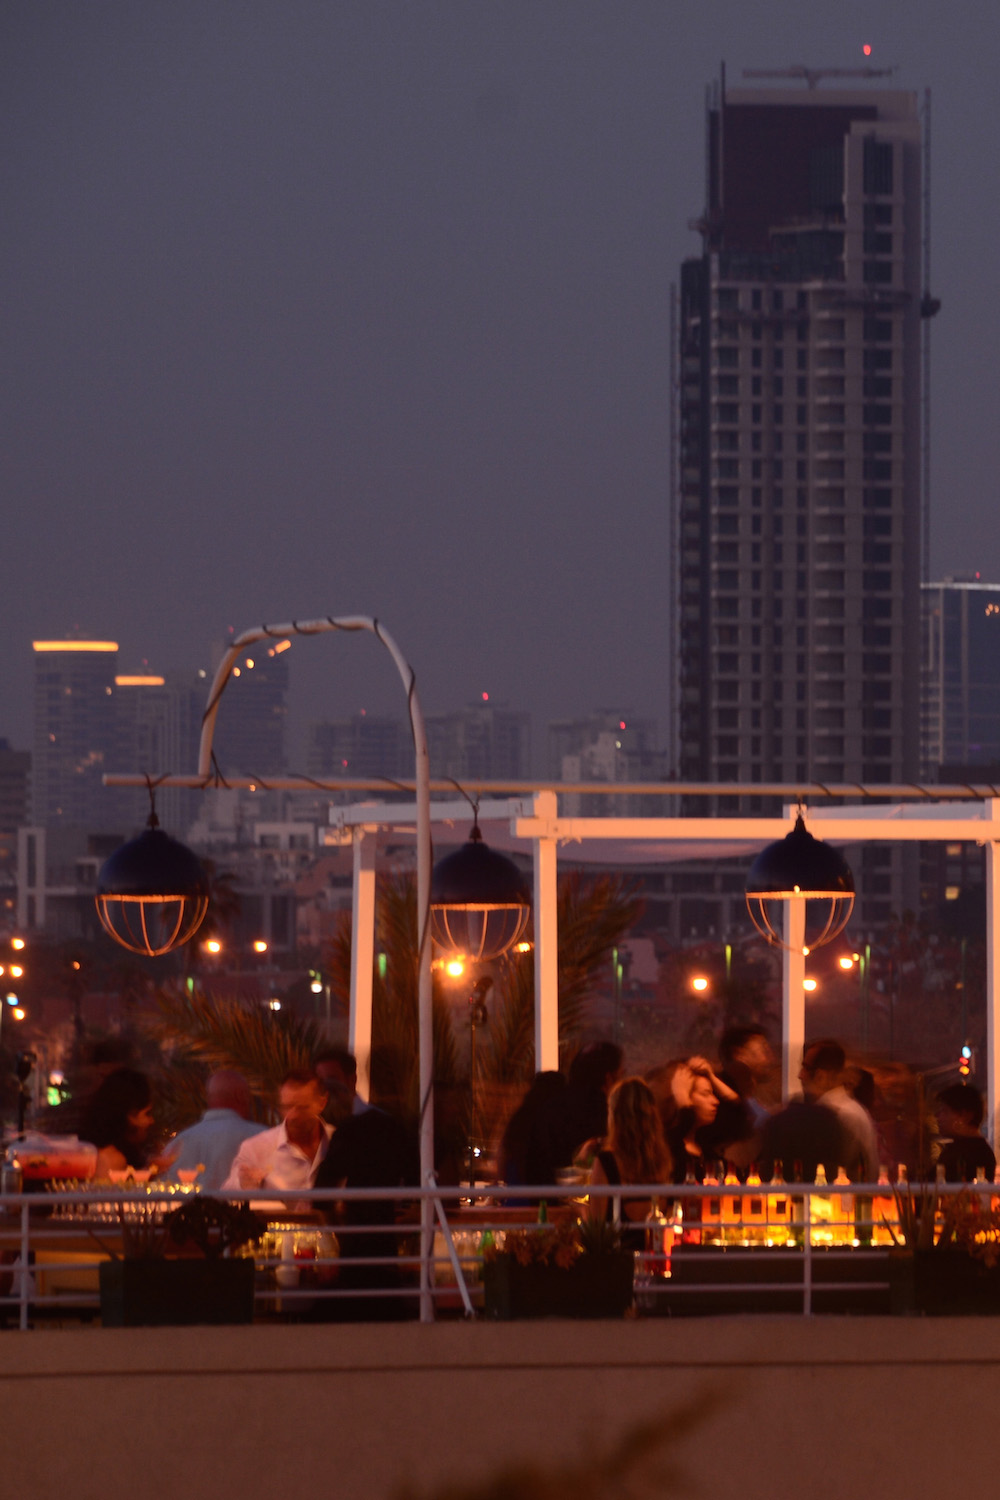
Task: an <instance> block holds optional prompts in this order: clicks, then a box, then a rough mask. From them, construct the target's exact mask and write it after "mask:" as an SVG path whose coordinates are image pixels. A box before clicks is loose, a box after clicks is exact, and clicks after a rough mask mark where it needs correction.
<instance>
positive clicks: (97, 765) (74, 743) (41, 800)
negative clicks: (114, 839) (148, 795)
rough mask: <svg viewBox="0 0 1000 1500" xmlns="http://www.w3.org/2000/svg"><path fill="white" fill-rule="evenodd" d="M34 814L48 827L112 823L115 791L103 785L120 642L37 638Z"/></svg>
mask: <svg viewBox="0 0 1000 1500" xmlns="http://www.w3.org/2000/svg"><path fill="white" fill-rule="evenodd" d="M32 649H33V651H34V653H35V742H34V753H33V756H32V816H33V818H34V821H35V823H36V824H39V825H41V826H42V827H47V828H53V827H60V826H62V827H66V826H71V827H78V828H85V829H88V830H90V831H92V832H97V831H100V830H104V829H110V828H112V827H113V825H114V820H115V817H114V815H115V798H114V797H113V796H112V795H109V794H108V793H107V792H106V791H105V788H104V786H103V784H102V781H101V777H102V776H103V774H104V770H105V759H106V757H107V755H108V753H109V751H110V749H111V746H112V743H113V738H114V678H115V666H116V663H117V660H118V643H117V641H92V640H62V641H59V640H53V641H33V642H32Z"/></svg>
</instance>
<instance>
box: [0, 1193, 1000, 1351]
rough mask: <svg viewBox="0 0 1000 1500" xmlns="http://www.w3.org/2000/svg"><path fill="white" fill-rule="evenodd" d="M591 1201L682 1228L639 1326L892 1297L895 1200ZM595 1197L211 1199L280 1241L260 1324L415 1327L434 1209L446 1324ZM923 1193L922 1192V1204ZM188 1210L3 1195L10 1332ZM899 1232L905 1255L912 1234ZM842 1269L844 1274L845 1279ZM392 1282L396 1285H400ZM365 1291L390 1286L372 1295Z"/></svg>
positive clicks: (652, 1279) (653, 1233) (667, 1248)
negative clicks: (654, 1208)
mask: <svg viewBox="0 0 1000 1500" xmlns="http://www.w3.org/2000/svg"><path fill="white" fill-rule="evenodd" d="M586 1191H587V1192H588V1193H589V1194H590V1196H591V1197H592V1198H604V1199H610V1200H611V1201H612V1205H613V1207H612V1213H614V1211H615V1200H617V1199H621V1197H622V1196H623V1195H624V1197H625V1198H627V1199H628V1200H629V1202H634V1201H636V1200H642V1199H645V1198H649V1199H650V1200H652V1199H654V1198H655V1199H657V1200H658V1201H659V1202H660V1203H661V1204H662V1205H664V1206H665V1207H666V1208H667V1212H668V1217H666V1218H663V1219H659V1220H655V1221H654V1220H650V1221H647V1223H646V1225H645V1229H646V1235H645V1240H646V1243H645V1248H644V1249H643V1250H639V1251H637V1252H636V1259H635V1296H636V1310H637V1312H638V1314H639V1315H643V1314H646V1315H648V1314H655V1313H656V1312H657V1311H662V1310H665V1309H666V1307H668V1306H669V1308H670V1310H671V1311H673V1312H676V1313H679V1314H683V1313H684V1312H685V1304H687V1310H688V1311H690V1310H698V1311H706V1310H709V1311H712V1312H725V1311H732V1312H740V1311H747V1310H773V1309H774V1306H775V1303H776V1302H777V1303H779V1304H780V1307H781V1309H782V1310H788V1311H795V1310H799V1311H801V1312H802V1313H803V1314H806V1315H809V1314H810V1313H812V1312H814V1311H816V1310H817V1300H818V1298H830V1297H834V1296H836V1295H838V1294H839V1295H841V1296H855V1295H860V1294H864V1293H869V1294H878V1293H885V1294H886V1296H887V1295H888V1292H887V1289H888V1257H887V1251H888V1250H889V1249H890V1248H891V1246H892V1243H893V1241H892V1237H891V1235H890V1234H889V1232H888V1230H887V1227H886V1221H887V1219H888V1220H889V1221H891V1219H892V1201H893V1200H892V1189H891V1188H888V1187H887V1186H886V1185H885V1184H878V1185H876V1184H852V1185H851V1186H850V1187H849V1188H848V1187H847V1186H845V1185H843V1184H839V1185H838V1184H830V1185H827V1186H815V1185H812V1184H805V1183H795V1184H782V1185H777V1186H776V1185H774V1184H766V1183H762V1184H752V1185H745V1184H737V1183H720V1184H710V1185H708V1186H694V1185H691V1184H685V1185H683V1186H673V1185H662V1184H661V1185H657V1184H645V1185H640V1186H632V1185H629V1186H628V1187H626V1188H624V1189H622V1188H620V1187H615V1186H604V1185H602V1186H601V1187H596V1186H595V1187H591V1188H588V1189H587V1190H586ZM923 1191H926V1192H927V1193H928V1195H935V1200H936V1202H937V1204H938V1205H943V1204H944V1203H945V1201H946V1200H947V1199H948V1198H951V1197H954V1196H955V1195H957V1194H959V1193H962V1192H963V1191H964V1192H967V1193H971V1194H973V1195H974V1197H976V1198H978V1200H979V1203H980V1209H981V1212H982V1214H983V1215H987V1214H990V1213H991V1211H993V1210H996V1212H997V1223H998V1225H1000V1186H997V1187H994V1186H993V1184H986V1183H976V1184H972V1185H971V1186H969V1187H964V1188H963V1186H962V1185H950V1184H949V1185H943V1184H942V1185H934V1186H931V1187H928V1188H927V1189H926V1190H923ZM583 1192H584V1190H583V1189H582V1188H581V1187H579V1186H575V1187H574V1186H569V1187H563V1186H558V1187H557V1186H549V1185H544V1184H542V1185H538V1186H530V1187H516V1188H503V1187H501V1188H498V1187H496V1186H491V1187H477V1188H470V1187H468V1186H461V1187H441V1186H438V1185H436V1184H431V1185H429V1186H427V1187H425V1188H424V1189H422V1190H421V1189H416V1188H401V1189H386V1188H355V1189H330V1190H323V1191H312V1192H295V1193H277V1192H275V1191H273V1190H265V1191H264V1192H262V1193H251V1192H247V1191H245V1190H241V1191H239V1192H234V1193H216V1194H212V1195H211V1196H213V1197H216V1198H223V1199H228V1200H230V1201H234V1202H249V1203H250V1205H251V1207H254V1206H255V1205H260V1206H261V1208H264V1207H265V1206H266V1212H265V1213H264V1214H263V1217H266V1219H267V1220H268V1222H269V1228H268V1232H267V1234H266V1235H265V1236H264V1238H263V1239H262V1240H261V1241H260V1242H258V1243H257V1244H256V1246H255V1247H254V1248H253V1258H254V1260H255V1263H256V1268H257V1276H256V1290H255V1303H256V1310H257V1312H258V1313H259V1314H260V1315H261V1316H262V1317H284V1318H288V1317H296V1316H302V1315H304V1314H305V1313H306V1312H308V1313H309V1314H310V1315H312V1316H317V1315H322V1312H321V1305H322V1304H323V1303H329V1304H330V1307H329V1309H327V1311H328V1312H329V1315H330V1316H333V1317H336V1316H337V1315H338V1309H337V1304H338V1303H345V1302H348V1301H350V1302H351V1303H352V1305H353V1309H354V1315H355V1316H358V1310H359V1308H363V1307H364V1304H365V1303H367V1302H368V1301H372V1302H380V1303H381V1304H382V1305H383V1306H382V1310H383V1311H385V1310H386V1304H387V1303H390V1302H403V1303H406V1304H410V1305H411V1306H410V1307H408V1308H407V1312H410V1311H411V1310H412V1312H413V1315H414V1316H415V1314H416V1304H417V1298H418V1295H419V1287H420V1275H419V1273H420V1270H421V1266H422V1260H421V1256H420V1253H419V1247H420V1243H421V1235H420V1205H421V1203H422V1202H429V1203H430V1205H431V1212H432V1215H433V1217H434V1221H435V1224H436V1233H435V1235H434V1241H433V1245H432V1247H431V1252H430V1255H429V1257H428V1275H427V1280H428V1282H429V1284H430V1286H431V1288H432V1295H433V1298H434V1302H435V1305H436V1307H437V1308H438V1310H439V1311H448V1312H451V1313H456V1314H458V1313H462V1314H464V1315H465V1316H467V1317H473V1316H475V1315H476V1313H477V1311H479V1310H480V1309H481V1307H482V1274H481V1273H482V1264H483V1251H484V1248H485V1244H487V1243H489V1240H490V1239H492V1242H493V1245H494V1246H495V1247H496V1248H497V1249H502V1247H503V1244H504V1237H505V1236H506V1235H508V1234H510V1233H511V1231H514V1230H534V1229H538V1228H539V1223H538V1208H537V1204H538V1203H539V1202H541V1201H544V1202H545V1204H546V1205H547V1209H548V1212H549V1214H550V1216H551V1217H552V1219H553V1220H556V1219H559V1218H562V1217H565V1216H567V1215H571V1216H575V1215H579V1214H581V1213H584V1212H585V1209H584V1207H583V1204H582V1201H581V1195H582V1193H583ZM921 1192H922V1189H921V1188H920V1186H919V1185H914V1187H913V1188H912V1194H913V1201H914V1202H919V1200H920V1195H921ZM387 1200H392V1201H393V1202H394V1203H395V1205H396V1215H397V1216H396V1218H395V1219H394V1222H393V1223H391V1224H365V1223H360V1224H354V1225H348V1224H340V1223H336V1224H332V1225H327V1224H326V1223H325V1220H326V1219H327V1218H328V1217H334V1214H333V1211H332V1207H331V1206H332V1205H339V1206H340V1208H344V1207H346V1206H349V1205H352V1204H363V1203H365V1202H379V1203H382V1204H385V1203H386V1201H387ZM505 1200H506V1202H505ZM178 1201H183V1200H182V1199H181V1200H179V1199H178V1198H177V1197H175V1196H163V1197H158V1196H157V1195H156V1193H155V1192H146V1191H144V1190H138V1191H137V1190H135V1189H131V1190H130V1189H127V1188H126V1189H115V1190H114V1191H109V1190H108V1189H107V1188H100V1189H90V1190H74V1191H67V1192H58V1193H22V1194H0V1321H5V1322H7V1323H8V1325H9V1324H10V1323H11V1322H16V1324H17V1326H18V1327H19V1328H22V1329H26V1328H28V1327H30V1326H32V1324H33V1321H34V1322H37V1321H38V1319H39V1315H44V1314H46V1313H56V1314H58V1313H60V1312H61V1311H63V1310H72V1311H74V1312H78V1313H81V1314H83V1315H88V1314H90V1315H92V1314H96V1313H97V1312H98V1310H99V1307H100V1298H99V1295H98V1291H97V1286H96V1279H97V1272H98V1267H99V1265H100V1264H101V1262H102V1261H103V1260H106V1259H108V1258H116V1257H121V1256H122V1255H123V1249H124V1245H123V1237H124V1239H126V1240H127V1239H128V1237H129V1235H130V1233H132V1232H134V1231H135V1230H136V1229H137V1228H139V1229H142V1228H143V1227H146V1228H149V1227H150V1225H151V1221H152V1220H153V1219H155V1217H156V1215H157V1214H158V1213H159V1212H160V1209H161V1205H162V1213H166V1212H169V1210H170V1209H171V1208H173V1207H176V1206H177V1203H178ZM929 1207H930V1199H929V1200H928V1208H929ZM320 1221H322V1222H320ZM985 1223H986V1220H985V1218H984V1225H985ZM643 1227H644V1226H643V1225H641V1224H638V1225H632V1226H631V1228H632V1229H633V1230H635V1229H639V1230H642V1229H643ZM895 1232H896V1235H897V1237H898V1238H900V1239H901V1238H902V1236H901V1235H900V1231H899V1229H898V1227H896V1230H895ZM358 1235H364V1236H365V1237H366V1238H367V1239H369V1241H371V1240H372V1239H373V1238H376V1237H377V1239H384V1241H385V1250H384V1253H374V1245H373V1244H369V1245H368V1246H366V1252H367V1253H365V1254H364V1255H361V1254H358V1255H351V1253H350V1248H349V1242H350V1240H351V1238H352V1237H353V1236H358ZM335 1240H336V1242H337V1243H336V1244H335V1243H334V1241H335ZM873 1241H875V1243H872V1242H873ZM338 1249H339V1254H338V1253H337V1251H338ZM772 1252H773V1253H772ZM838 1267H844V1268H845V1274H843V1275H834V1274H831V1272H832V1271H836V1269H837V1268H838ZM862 1267H865V1268H866V1271H865V1273H862V1272H861V1268H862ZM868 1267H870V1274H868V1272H867V1268H868ZM846 1268H850V1270H849V1271H847V1270H846ZM751 1270H752V1274H749V1273H750V1272H751ZM818 1270H821V1271H822V1274H821V1275H818V1274H817V1272H818ZM390 1271H392V1272H394V1273H395V1274H394V1275H393V1276H389V1275H388V1274H387V1273H388V1272H390ZM366 1279H368V1280H370V1281H373V1282H375V1283H376V1284H373V1285H369V1286H365V1285H364V1284H363V1283H364V1281H365V1280H366ZM379 1281H381V1282H382V1283H384V1284H377V1283H378V1282H379ZM54 1287H55V1288H62V1289H61V1290H59V1289H56V1290H54V1289H53V1288H54Z"/></svg>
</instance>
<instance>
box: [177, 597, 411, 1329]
mask: <svg viewBox="0 0 1000 1500" xmlns="http://www.w3.org/2000/svg"><path fill="white" fill-rule="evenodd" d="M330 631H347V632H348V633H353V632H356V631H367V632H368V633H369V634H370V635H374V636H375V637H376V639H378V640H379V641H381V642H382V645H383V646H384V647H385V648H386V650H387V651H388V652H389V655H390V656H391V657H392V659H393V661H394V662H395V663H396V669H397V671H398V672H399V675H400V677H401V679H402V682H403V688H404V690H405V692H406V701H407V706H408V708H409V711H410V730H411V732H412V735H413V755H414V783H413V785H414V797H415V800H416V805H417V943H418V945H419V961H418V983H417V1051H418V1057H419V1076H420V1180H421V1182H422V1183H424V1184H427V1182H428V1181H429V1179H430V1177H431V1176H432V1175H433V1172H434V1021H433V1012H432V988H431V924H430V896H431V811H430V809H431V795H430V763H429V761H428V756H427V730H426V727H425V725H424V715H423V710H422V708H421V706H420V699H419V697H418V695H417V683H416V676H415V674H414V671H413V668H412V667H411V666H410V664H409V662H408V661H407V660H406V658H405V657H404V655H403V653H402V652H401V651H400V649H399V647H398V646H397V645H396V642H395V641H394V640H393V638H392V636H391V635H390V634H389V632H388V631H387V630H386V629H385V627H384V626H383V625H382V624H380V622H379V621H378V620H377V619H374V618H373V617H371V616H368V615H341V616H333V615H328V616H327V617H326V618H325V619H322V620H289V621H287V622H286V623H285V624H281V625H259V626H255V627H253V628H252V629H250V630H244V631H243V632H242V634H241V635H238V636H236V637H235V639H234V640H233V642H232V644H231V645H230V646H229V648H228V650H227V651H226V653H225V655H224V656H223V658H222V661H221V662H220V663H219V667H218V670H217V671H216V674H215V677H214V679H213V681H212V686H211V688H210V689H209V693H208V702H207V703H206V705H205V712H204V714H203V716H202V724H201V743H200V745H199V749H198V775H199V777H202V778H203V779H204V781H205V782H206V783H207V782H208V781H209V780H210V779H211V776H212V739H213V736H214V733H215V719H216V715H217V714H218V711H219V700H220V699H221V697H222V694H223V691H224V689H225V686H226V683H227V682H228V681H229V679H230V677H231V676H232V672H233V668H234V666H235V665H236V659H237V657H238V656H239V654H240V652H241V651H245V650H246V648H247V646H252V645H254V644H255V643H256V642H257V641H263V640H279V641H280V640H290V639H291V637H293V636H307V635H324V634H326V633H328V632H330ZM433 1254H434V1205H433V1203H432V1202H431V1199H430V1198H429V1197H425V1198H423V1199H422V1200H421V1209H420V1319H421V1322H424V1323H429V1322H432V1321H433V1318H434V1298H433V1289H432V1284H431V1273H432V1261H433Z"/></svg>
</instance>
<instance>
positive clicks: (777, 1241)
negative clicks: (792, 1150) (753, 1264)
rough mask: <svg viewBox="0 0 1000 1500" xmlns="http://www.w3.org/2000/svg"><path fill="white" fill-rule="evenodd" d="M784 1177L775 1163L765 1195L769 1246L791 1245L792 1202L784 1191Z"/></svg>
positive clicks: (778, 1164)
mask: <svg viewBox="0 0 1000 1500" xmlns="http://www.w3.org/2000/svg"><path fill="white" fill-rule="evenodd" d="M785 1187H786V1184H785V1177H784V1172H783V1170H782V1164H781V1162H780V1161H775V1163H774V1171H773V1172H772V1173H771V1191H770V1192H769V1193H768V1195H767V1243H768V1244H769V1245H791V1244H793V1243H794V1239H793V1236H792V1201H791V1199H790V1198H789V1196H788V1193H787V1192H786V1191H785Z"/></svg>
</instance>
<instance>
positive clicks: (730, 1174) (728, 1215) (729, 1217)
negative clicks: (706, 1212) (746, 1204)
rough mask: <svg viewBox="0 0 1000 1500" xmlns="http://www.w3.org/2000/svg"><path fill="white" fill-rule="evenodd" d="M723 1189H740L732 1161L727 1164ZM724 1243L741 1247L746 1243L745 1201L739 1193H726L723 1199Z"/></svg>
mask: <svg viewBox="0 0 1000 1500" xmlns="http://www.w3.org/2000/svg"><path fill="white" fill-rule="evenodd" d="M722 1185H723V1187H739V1185H740V1179H739V1177H738V1176H737V1175H736V1168H735V1167H734V1166H733V1164H732V1162H731V1161H727V1162H726V1168H725V1174H724V1176H723V1179H722ZM721 1217H722V1243H723V1244H724V1245H740V1244H744V1243H745V1236H744V1234H743V1199H742V1195H741V1194H739V1193H726V1194H725V1195H724V1196H723V1199H722V1215H721Z"/></svg>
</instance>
